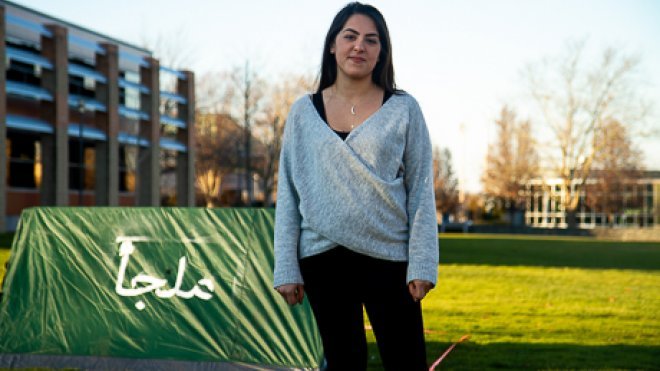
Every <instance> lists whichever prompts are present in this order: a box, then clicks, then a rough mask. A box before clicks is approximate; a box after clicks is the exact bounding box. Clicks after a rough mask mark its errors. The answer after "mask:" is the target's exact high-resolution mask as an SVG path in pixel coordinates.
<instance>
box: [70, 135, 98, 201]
mask: <svg viewBox="0 0 660 371" xmlns="http://www.w3.org/2000/svg"><path fill="white" fill-rule="evenodd" d="M81 145H82V154H81ZM81 155H82V158H81ZM95 182H96V149H95V148H94V144H93V143H86V142H84V141H83V142H81V141H79V140H77V139H75V140H74V139H72V140H69V189H71V190H80V189H84V190H93V189H94V186H95Z"/></svg>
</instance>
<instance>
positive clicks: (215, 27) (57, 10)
mask: <svg viewBox="0 0 660 371" xmlns="http://www.w3.org/2000/svg"><path fill="white" fill-rule="evenodd" d="M15 2H17V3H19V4H22V5H24V6H27V7H30V8H33V9H36V10H39V11H41V12H43V13H46V14H49V15H52V16H55V17H57V18H60V19H63V20H65V21H68V22H70V23H74V24H77V25H80V26H83V27H86V28H89V29H92V30H94V31H96V32H99V33H102V34H105V35H108V36H111V37H114V38H116V39H119V40H122V41H126V42H129V43H132V44H135V45H138V46H140V45H143V44H144V41H145V40H155V39H156V38H157V37H158V36H163V37H175V38H178V39H179V40H183V41H185V42H186V47H185V48H184V49H185V50H186V54H187V55H188V57H189V58H186V59H187V60H188V61H189V69H190V70H193V71H194V72H195V73H196V76H201V75H203V74H204V73H206V72H214V71H224V70H228V69H231V68H232V67H235V66H242V65H244V63H245V61H246V60H249V61H250V65H251V66H252V67H254V68H255V70H257V72H258V73H259V74H260V75H262V76H264V77H265V78H266V79H267V80H273V81H276V80H277V79H278V77H282V76H286V75H287V74H303V73H306V74H311V75H316V74H317V71H318V69H319V67H320V60H321V52H322V45H323V40H324V38H325V34H326V32H327V29H328V27H329V26H330V23H331V21H332V18H333V17H334V15H335V14H336V13H337V12H338V11H339V10H340V9H341V8H342V7H343V6H344V5H345V4H346V3H347V2H346V1H336V0H324V1H312V0H277V1H276V0H272V1H267V0H240V1H236V0H232V1H227V0H214V1H212V0H188V1H185V2H184V1H180V0H179V1H175V0H159V1H156V0H130V1H129V0H93V1H90V0H57V1H53V0H15ZM370 4H372V5H374V6H376V7H377V8H378V9H379V10H380V11H381V12H382V13H383V15H384V17H385V20H386V22H387V24H388V27H389V30H390V34H391V40H392V45H393V57H394V68H395V77H396V82H397V85H398V86H399V87H400V88H402V89H404V90H406V91H407V92H409V93H410V94H412V95H413V96H414V97H415V98H416V99H417V100H418V101H419V103H420V105H421V107H422V111H423V112H424V116H425V118H426V122H427V125H428V127H429V131H430V133H431V139H432V141H433V143H434V145H437V146H439V147H442V148H445V147H446V148H449V149H450V151H451V152H452V156H453V161H452V162H453V166H454V169H455V171H456V173H457V176H458V178H459V180H460V183H461V186H462V187H463V188H464V189H465V190H466V191H468V192H477V191H479V190H480V189H481V183H480V180H479V179H480V177H481V174H482V172H483V167H484V162H485V161H484V158H485V156H486V151H487V148H488V144H489V143H491V142H493V141H494V140H495V139H496V132H495V125H494V120H495V119H496V118H497V117H498V115H499V112H500V110H501V109H502V106H503V105H504V104H507V105H509V106H511V107H512V108H514V109H515V110H517V111H518V112H523V113H525V112H529V113H528V115H529V117H526V116H522V117H521V118H529V119H530V120H531V121H532V124H533V125H534V128H538V127H541V126H542V122H539V120H538V119H537V118H536V117H534V116H533V113H531V112H533V110H532V109H531V108H530V106H531V105H533V102H532V101H531V99H529V92H528V90H527V87H526V86H527V85H526V84H525V81H524V79H523V77H522V71H523V69H524V68H525V66H526V65H527V64H529V63H534V62H537V61H539V60H541V59H542V58H544V57H552V56H556V55H559V54H561V53H562V52H563V51H564V50H565V47H566V45H567V43H569V42H574V41H579V40H585V41H586V45H587V48H588V50H590V51H592V52H593V53H597V52H599V51H602V50H603V49H605V48H607V47H612V48H616V49H619V50H622V51H623V52H624V53H626V54H629V55H635V56H638V57H639V58H640V60H641V64H640V70H639V71H640V76H642V80H643V82H644V83H643V84H640V87H639V88H640V89H642V90H641V91H642V93H643V95H644V96H645V97H647V99H648V100H649V101H651V102H654V103H653V104H654V105H655V107H654V111H652V113H651V116H650V117H649V120H648V121H649V123H650V125H651V126H652V127H653V128H655V129H657V130H660V42H658V39H659V38H660V1H656V0H616V1H615V0H535V1H529V0H435V1H433V0H406V1H402V0H374V1H372V2H370ZM535 130H536V129H535ZM639 144H640V147H641V149H642V151H643V153H644V159H645V165H646V167H647V168H648V169H652V170H660V136H650V137H646V138H643V139H642V140H640V142H639Z"/></svg>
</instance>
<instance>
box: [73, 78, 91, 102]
mask: <svg viewBox="0 0 660 371" xmlns="http://www.w3.org/2000/svg"><path fill="white" fill-rule="evenodd" d="M69 94H73V95H79V96H83V97H87V98H96V81H95V80H94V79H89V78H85V77H81V76H75V75H69Z"/></svg>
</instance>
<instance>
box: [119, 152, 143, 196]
mask: <svg viewBox="0 0 660 371" xmlns="http://www.w3.org/2000/svg"><path fill="white" fill-rule="evenodd" d="M137 157H138V148H137V147H136V146H127V145H123V146H120V147H119V191H120V192H131V193H133V192H135V170H136V165H137Z"/></svg>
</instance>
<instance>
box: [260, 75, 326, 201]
mask: <svg viewBox="0 0 660 371" xmlns="http://www.w3.org/2000/svg"><path fill="white" fill-rule="evenodd" d="M312 84H313V79H312V78H310V77H309V76H292V75H289V76H285V77H284V78H283V79H282V80H281V82H279V83H278V84H275V85H273V86H272V88H271V89H270V90H269V94H268V97H267V98H268V102H267V104H266V109H265V113H266V114H265V117H264V119H263V120H261V121H260V122H258V123H257V126H256V127H255V131H254V136H255V138H257V139H258V140H259V142H260V143H261V144H263V147H264V153H263V160H262V161H261V162H260V166H258V167H256V169H255V170H256V172H257V174H259V177H260V181H261V189H262V190H263V192H264V205H266V206H270V205H271V204H272V195H273V194H274V192H275V190H276V189H277V179H276V174H277V171H278V167H279V155H280V149H281V144H282V142H281V141H282V132H283V129H284V123H285V121H286V118H287V116H288V115H289V109H290V108H291V105H292V104H293V102H294V101H295V99H296V98H298V97H299V96H300V95H302V94H304V93H306V92H310V91H311V90H312Z"/></svg>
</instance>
